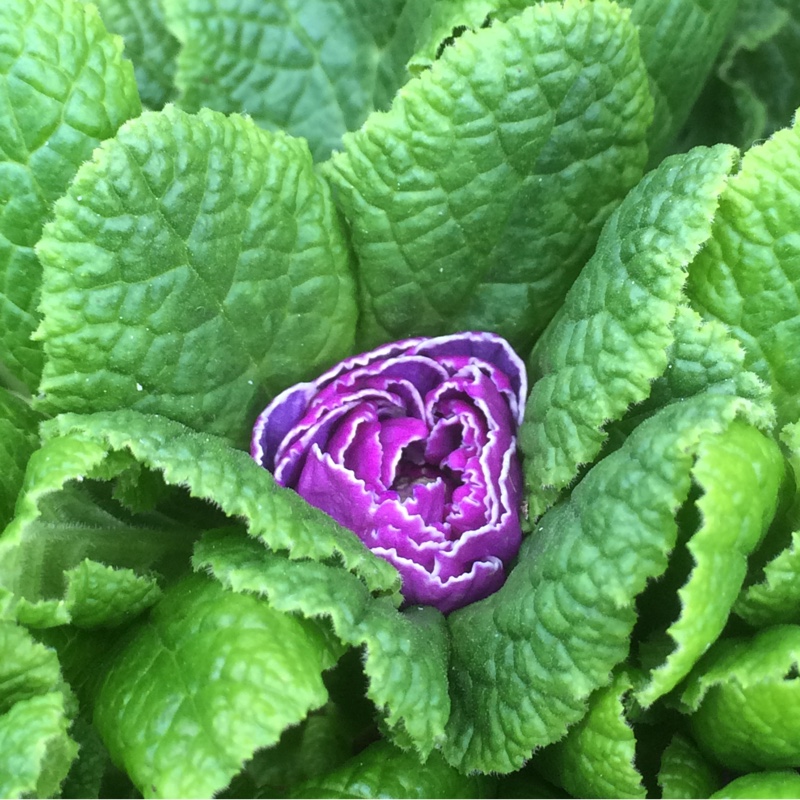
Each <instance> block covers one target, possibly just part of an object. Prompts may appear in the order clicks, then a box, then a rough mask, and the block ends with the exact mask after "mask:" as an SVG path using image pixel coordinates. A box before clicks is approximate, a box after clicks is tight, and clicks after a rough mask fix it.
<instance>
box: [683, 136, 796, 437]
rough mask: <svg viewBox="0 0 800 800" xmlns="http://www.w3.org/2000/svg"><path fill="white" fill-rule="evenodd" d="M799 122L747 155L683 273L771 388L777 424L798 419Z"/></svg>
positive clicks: (692, 293)
mask: <svg viewBox="0 0 800 800" xmlns="http://www.w3.org/2000/svg"><path fill="white" fill-rule="evenodd" d="M798 192H800V122H798V123H796V124H795V126H794V127H792V128H790V129H785V130H782V131H779V132H778V133H777V134H775V136H774V137H773V138H772V139H770V140H769V141H767V142H765V143H764V144H762V145H759V146H757V147H753V148H751V149H750V150H748V151H747V153H746V154H745V156H744V158H743V160H742V166H741V170H740V171H739V172H738V173H737V174H736V175H735V176H733V177H732V178H731V180H730V182H729V183H728V186H727V187H726V189H725V191H724V192H723V194H722V197H721V199H720V204H719V212H718V214H717V216H716V218H715V219H714V227H713V231H712V235H711V238H710V239H709V241H708V243H707V244H706V247H704V248H703V250H702V251H701V252H700V253H699V254H698V256H697V258H696V259H695V261H694V263H693V264H692V265H691V268H690V271H689V281H688V285H687V293H688V295H689V297H690V298H691V301H692V305H693V306H694V307H695V308H697V309H698V310H699V311H700V312H701V313H702V314H704V315H706V316H709V317H712V318H715V319H718V320H720V321H721V322H723V323H725V324H726V325H728V326H729V327H730V329H731V331H732V332H733V333H734V334H735V335H736V336H737V338H738V339H739V340H740V341H741V343H742V345H743V347H744V350H745V353H746V358H745V366H746V367H747V368H748V369H751V370H752V371H753V372H755V373H756V374H757V375H758V376H759V377H760V378H761V379H762V380H763V381H765V382H766V383H767V384H768V385H769V386H770V387H771V388H772V391H773V399H774V402H775V406H776V409H777V413H778V423H779V424H780V425H783V424H785V423H787V422H795V421H797V419H798V417H800V345H798V342H800V232H798V230H797V224H796V210H797V209H796V206H797V194H798Z"/></svg>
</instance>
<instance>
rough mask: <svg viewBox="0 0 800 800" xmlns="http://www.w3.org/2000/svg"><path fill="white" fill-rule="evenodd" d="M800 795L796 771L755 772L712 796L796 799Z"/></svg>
mask: <svg viewBox="0 0 800 800" xmlns="http://www.w3.org/2000/svg"><path fill="white" fill-rule="evenodd" d="M798 795H800V775H798V774H797V772H795V771H794V770H786V771H777V772H753V773H751V774H750V775H742V776H741V777H740V778H736V779H735V780H732V781H731V782H730V783H729V784H728V785H727V786H725V787H724V788H722V789H720V790H719V791H718V792H714V794H712V795H710V797H711V800H718V798H723V797H730V798H737V797H741V798H753V797H764V798H773V800H774V799H775V798H783V797H785V798H787V800H788V798H795V797H797V796H798Z"/></svg>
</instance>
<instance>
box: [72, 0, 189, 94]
mask: <svg viewBox="0 0 800 800" xmlns="http://www.w3.org/2000/svg"><path fill="white" fill-rule="evenodd" d="M85 1H86V0H84V2H85ZM96 5H97V7H98V8H99V9H100V14H101V15H102V17H103V21H104V22H105V24H106V27H107V28H108V29H109V30H110V31H113V32H114V33H117V34H119V35H120V36H122V38H123V40H124V42H125V55H126V56H127V57H128V58H130V60H131V61H133V70H134V73H135V75H136V83H137V85H138V87H139V95H140V96H141V98H142V102H143V103H144V104H145V105H146V106H149V107H150V108H161V107H163V105H164V104H165V103H167V102H169V101H170V100H172V99H173V98H174V95H175V85H174V81H175V71H176V69H177V55H178V50H179V49H180V45H179V43H178V40H177V39H176V38H175V37H174V36H173V35H172V34H171V33H170V31H169V30H168V29H167V27H166V25H165V21H164V9H163V7H162V0H97V3H96Z"/></svg>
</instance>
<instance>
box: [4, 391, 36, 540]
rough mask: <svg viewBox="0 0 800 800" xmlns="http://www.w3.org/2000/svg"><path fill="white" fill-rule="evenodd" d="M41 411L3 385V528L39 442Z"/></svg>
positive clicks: (8, 518) (9, 516) (12, 509)
mask: <svg viewBox="0 0 800 800" xmlns="http://www.w3.org/2000/svg"><path fill="white" fill-rule="evenodd" d="M38 426H39V415H38V414H36V413H34V412H33V411H32V410H31V408H30V406H29V405H28V403H27V402H25V401H24V400H22V399H21V398H20V397H17V396H16V395H13V394H11V392H8V391H6V390H5V389H3V388H2V387H0V531H2V530H3V528H5V526H6V525H7V524H8V522H9V520H10V519H11V517H12V515H13V513H14V505H15V504H16V502H17V495H18V494H19V490H20V489H21V488H22V481H23V477H24V475H25V466H26V465H27V463H28V459H29V458H30V455H31V453H32V452H33V451H34V450H35V449H36V448H37V447H38V446H39V435H38Z"/></svg>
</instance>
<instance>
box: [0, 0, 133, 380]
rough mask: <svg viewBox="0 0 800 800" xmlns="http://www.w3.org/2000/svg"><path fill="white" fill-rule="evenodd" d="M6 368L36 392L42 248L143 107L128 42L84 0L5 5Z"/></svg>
mask: <svg viewBox="0 0 800 800" xmlns="http://www.w3.org/2000/svg"><path fill="white" fill-rule="evenodd" d="M0 30H2V32H3V39H2V43H0V364H2V365H4V368H5V369H7V370H8V371H10V373H11V375H13V376H14V378H15V379H16V381H19V382H21V383H23V384H26V385H27V386H28V388H29V389H33V388H35V386H36V383H37V381H38V379H39V375H40V373H41V369H42V353H41V348H40V346H39V345H37V344H35V343H33V342H31V341H30V335H31V333H32V332H33V330H34V329H35V327H36V325H37V322H38V314H37V308H36V307H37V304H38V300H39V287H40V282H41V267H40V265H39V262H38V260H37V258H36V255H35V254H34V251H33V247H34V245H35V244H36V242H37V240H38V239H39V236H40V235H41V231H42V224H43V223H44V221H45V220H46V219H47V218H48V217H49V216H50V211H51V205H52V203H53V202H54V201H55V200H56V198H58V197H59V196H60V195H62V194H63V193H64V190H65V189H66V188H67V185H68V184H69V182H70V180H71V179H72V177H73V175H75V172H76V170H77V169H78V167H79V166H80V165H81V164H82V163H83V162H84V161H85V160H86V159H88V158H89V157H90V156H91V154H92V150H94V148H95V147H96V146H97V145H98V144H99V143H100V142H101V141H102V140H103V139H107V138H108V137H109V136H113V135H114V133H115V131H116V130H117V128H118V127H119V126H120V125H121V124H122V123H123V122H125V120H127V119H130V118H131V117H135V116H136V115H137V114H138V113H139V112H140V110H141V106H140V103H139V96H138V95H137V93H136V84H135V82H134V78H133V71H132V70H131V65H130V63H129V62H128V61H126V60H124V59H123V58H122V43H121V42H120V41H119V39H117V38H115V37H112V36H110V35H109V34H108V33H107V31H106V29H105V28H104V27H103V23H102V22H101V21H100V17H99V15H98V13H97V9H96V8H94V7H93V6H86V7H84V6H83V5H82V4H81V3H80V2H79V0H13V2H6V3H2V5H0Z"/></svg>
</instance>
